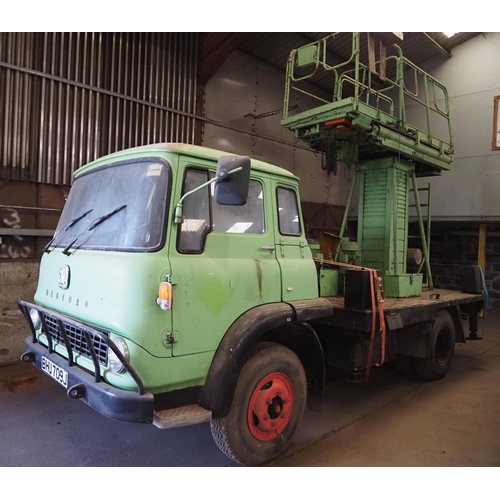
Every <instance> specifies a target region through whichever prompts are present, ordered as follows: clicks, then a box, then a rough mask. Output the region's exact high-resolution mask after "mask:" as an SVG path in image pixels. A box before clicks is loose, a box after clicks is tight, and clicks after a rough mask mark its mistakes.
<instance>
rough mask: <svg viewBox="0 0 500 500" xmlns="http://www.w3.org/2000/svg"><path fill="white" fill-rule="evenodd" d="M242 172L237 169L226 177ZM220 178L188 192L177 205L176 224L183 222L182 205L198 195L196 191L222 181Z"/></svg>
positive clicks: (215, 178)
mask: <svg viewBox="0 0 500 500" xmlns="http://www.w3.org/2000/svg"><path fill="white" fill-rule="evenodd" d="M240 170H242V168H241V167H238V168H235V169H234V170H231V171H229V172H227V174H226V176H228V175H231V174H235V173H236V172H239V171H240ZM220 180H221V179H219V178H218V177H214V178H213V179H210V180H209V181H207V182H205V183H204V184H201V185H200V186H198V187H197V188H194V189H192V190H191V191H188V192H187V193H186V194H185V195H183V196H182V198H181V199H180V200H179V202H178V203H177V205H176V206H175V211H174V224H180V223H181V222H182V204H183V203H184V200H185V199H186V198H187V197H188V196H190V195H192V194H193V193H196V191H199V190H200V189H203V188H205V187H207V186H210V184H213V183H214V182H217V181H220Z"/></svg>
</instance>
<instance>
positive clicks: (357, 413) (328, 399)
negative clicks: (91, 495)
mask: <svg viewBox="0 0 500 500" xmlns="http://www.w3.org/2000/svg"><path fill="white" fill-rule="evenodd" d="M483 325H484V326H483ZM483 328H484V340H482V341H478V342H468V343H467V344H466V345H459V344H457V349H456V355H455V360H454V363H453V367H452V370H451V371H450V373H449V374H448V375H447V377H446V378H445V379H443V380H440V381H435V382H426V381H422V380H421V379H419V378H418V377H417V376H413V375H403V374H400V373H397V372H396V371H395V370H394V369H393V368H392V367H391V366H389V365H384V366H382V367H381V368H379V369H375V370H373V372H372V379H371V381H370V383H369V384H368V385H350V384H346V383H344V382H340V381H336V380H329V381H328V383H327V387H326V391H325V407H324V410H323V412H321V413H315V412H312V411H307V412H306V414H305V416H304V419H303V421H302V424H301V426H300V428H299V431H298V433H297V435H296V437H295V440H294V443H293V444H292V446H291V447H290V449H289V450H288V452H287V453H286V454H285V456H284V457H282V458H281V459H280V460H278V461H276V462H275V463H274V464H271V465H272V466H275V467H298V466H304V467H305V466H325V467H329V466H345V467H349V466H351V467H360V466H379V467H381V466H399V467H401V466H403V467H404V466H421V467H425V466H431V467H433V466H434V467H436V466H438V467H447V466H463V467H468V466H483V467H490V466H499V465H500V425H499V423H498V418H499V417H498V415H500V311H492V312H489V314H488V318H487V320H486V322H484V321H482V320H481V321H480V333H483ZM0 422H1V423H2V424H1V426H0V443H1V444H2V445H1V448H0V467H6V466H54V467H58V466H130V467H141V466H157V467H172V466H184V467H190V466H201V467H207V466H209V467H228V466H229V467H231V466H235V465H236V464H234V463H233V462H231V461H230V460H228V459H226V457H225V456H223V455H222V454H221V453H220V452H219V450H218V449H217V447H216V446H215V444H214V443H213V441H212V438H211V434H210V428H209V425H208V424H200V425H196V426H192V427H185V428H180V429H172V430H169V431H161V430H159V429H157V428H155V427H153V426H151V425H140V424H130V423H126V422H116V421H112V420H109V419H107V418H105V417H102V416H101V415H99V414H98V413H96V412H95V411H93V410H91V409H90V408H88V407H87V406H86V405H85V404H83V403H81V402H79V401H73V400H70V399H68V398H67V397H66V395H65V393H64V391H63V390H62V389H61V387H60V386H59V385H58V384H57V383H56V382H54V381H52V380H50V379H49V378H48V377H46V376H44V375H42V374H41V373H40V372H38V370H36V369H34V368H33V367H31V366H30V365H26V364H24V363H17V364H14V365H9V366H2V367H0Z"/></svg>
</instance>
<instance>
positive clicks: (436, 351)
mask: <svg viewBox="0 0 500 500" xmlns="http://www.w3.org/2000/svg"><path fill="white" fill-rule="evenodd" d="M454 354H455V326H454V324H453V320H452V319H451V316H450V313H449V312H448V311H445V310H441V311H439V312H438V314H437V315H436V317H435V318H434V323H433V325H432V327H431V330H430V332H429V339H428V347H427V357H426V358H425V359H422V358H413V365H414V366H415V371H416V372H417V374H418V375H419V376H420V377H422V378H426V379H428V380H437V379H440V378H443V377H444V376H445V375H446V374H447V373H448V371H449V369H450V366H451V362H452V360H453V355H454Z"/></svg>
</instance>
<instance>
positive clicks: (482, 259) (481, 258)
mask: <svg viewBox="0 0 500 500" xmlns="http://www.w3.org/2000/svg"><path fill="white" fill-rule="evenodd" d="M487 228H488V224H479V244H478V250H477V264H478V265H479V266H481V269H482V270H483V276H486V230H487ZM478 316H479V317H480V318H482V317H483V316H484V310H483V311H481V312H480V313H479V314H478Z"/></svg>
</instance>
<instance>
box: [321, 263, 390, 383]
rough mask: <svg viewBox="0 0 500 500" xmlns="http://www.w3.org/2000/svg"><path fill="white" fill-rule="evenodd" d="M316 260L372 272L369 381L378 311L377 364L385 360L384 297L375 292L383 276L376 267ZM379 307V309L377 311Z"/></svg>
mask: <svg viewBox="0 0 500 500" xmlns="http://www.w3.org/2000/svg"><path fill="white" fill-rule="evenodd" d="M313 260H314V261H315V262H319V263H322V264H331V265H334V266H339V267H348V268H351V269H360V270H363V271H369V272H370V292H371V302H372V329H371V334H370V346H369V348H368V360H367V366H366V376H365V382H368V379H369V377H370V367H371V364H372V355H373V347H374V344H375V330H376V324H377V312H378V316H379V323H380V331H381V335H382V339H381V340H382V346H381V350H382V353H381V360H380V363H375V366H382V365H383V364H384V361H385V337H386V329H385V319H384V306H383V304H382V302H383V299H381V298H380V297H379V294H378V293H376V292H375V283H377V287H380V283H379V280H380V279H381V278H379V277H378V274H377V272H378V271H377V270H376V269H371V268H369V267H362V266H354V265H352V264H346V263H344V262H337V261H335V260H326V259H318V258H314V259H313ZM376 303H377V304H378V307H377V306H376ZM377 309H378V311H377Z"/></svg>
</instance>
